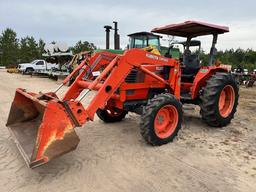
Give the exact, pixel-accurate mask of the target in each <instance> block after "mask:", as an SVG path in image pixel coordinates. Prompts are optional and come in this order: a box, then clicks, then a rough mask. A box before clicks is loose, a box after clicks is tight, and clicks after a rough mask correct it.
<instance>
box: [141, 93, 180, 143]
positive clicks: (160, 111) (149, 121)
mask: <svg viewBox="0 0 256 192" xmlns="http://www.w3.org/2000/svg"><path fill="white" fill-rule="evenodd" d="M181 122H182V105H181V103H180V102H179V101H178V100H177V99H176V98H175V96H173V95H171V94H168V93H165V94H160V95H157V96H155V97H154V98H152V99H150V100H149V101H148V104H147V105H146V106H145V107H144V108H143V113H142V116H141V123H140V130H141V135H142V137H143V138H144V139H145V140H146V141H147V142H148V143H149V144H152V145H163V144H166V143H169V142H171V141H173V139H174V138H175V137H176V135H177V134H178V131H179V130H180V128H181Z"/></svg>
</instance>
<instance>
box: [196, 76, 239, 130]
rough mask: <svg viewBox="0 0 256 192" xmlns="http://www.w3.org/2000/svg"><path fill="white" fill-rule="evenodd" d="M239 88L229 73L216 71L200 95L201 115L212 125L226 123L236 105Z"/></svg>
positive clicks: (218, 125)
mask: <svg viewBox="0 0 256 192" xmlns="http://www.w3.org/2000/svg"><path fill="white" fill-rule="evenodd" d="M238 91H239V88H238V85H237V82H236V80H235V79H234V77H233V76H232V75H231V74H230V73H216V74H215V75H213V76H212V77H211V78H210V79H209V80H208V81H207V83H206V86H205V87H204V88H203V94H202V96H201V101H202V102H201V115H202V119H203V121H204V122H206V123H207V124H208V125H209V126H212V127H223V126H226V125H228V124H229V123H230V122H231V120H232V119H233V118H234V114H235V112H236V108H237V105H238V98H239V94H238Z"/></svg>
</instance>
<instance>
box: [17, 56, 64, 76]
mask: <svg viewBox="0 0 256 192" xmlns="http://www.w3.org/2000/svg"><path fill="white" fill-rule="evenodd" d="M58 67H59V66H58V64H52V63H47V62H46V61H45V60H42V59H37V60H34V61H32V62H31V63H21V64H19V65H18V70H19V71H20V72H22V73H32V72H35V73H44V72H45V71H48V70H50V69H52V68H58Z"/></svg>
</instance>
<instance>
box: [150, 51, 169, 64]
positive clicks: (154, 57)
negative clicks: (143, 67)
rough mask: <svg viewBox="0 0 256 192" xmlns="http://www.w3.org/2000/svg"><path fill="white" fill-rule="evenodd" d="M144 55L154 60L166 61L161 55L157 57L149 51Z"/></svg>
mask: <svg viewBox="0 0 256 192" xmlns="http://www.w3.org/2000/svg"><path fill="white" fill-rule="evenodd" d="M146 57H148V58H150V59H154V60H159V61H164V62H168V59H166V58H163V57H158V56H156V55H152V54H149V53H146Z"/></svg>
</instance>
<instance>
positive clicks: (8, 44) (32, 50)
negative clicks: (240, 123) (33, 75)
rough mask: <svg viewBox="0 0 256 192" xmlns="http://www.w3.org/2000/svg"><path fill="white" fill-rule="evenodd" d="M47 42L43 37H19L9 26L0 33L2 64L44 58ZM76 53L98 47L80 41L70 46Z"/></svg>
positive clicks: (0, 59)
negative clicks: (37, 38) (36, 38)
mask: <svg viewBox="0 0 256 192" xmlns="http://www.w3.org/2000/svg"><path fill="white" fill-rule="evenodd" d="M44 46H45V42H44V40H43V39H39V40H38V41H36V40H35V38H34V37H33V36H26V37H22V38H20V39H18V38H17V33H16V32H15V31H14V30H12V29H10V28H7V29H5V30H4V31H3V32H2V33H1V34H0V65H3V66H6V67H8V66H15V65H16V64H17V63H26V62H31V61H33V60H35V59H42V58H43V57H42V54H43V53H44V52H45V51H44ZM70 49H71V50H72V51H73V53H74V54H76V53H79V52H81V51H91V50H94V49H96V46H95V45H94V44H93V43H90V42H88V41H83V42H82V41H78V42H77V43H76V44H75V46H73V47H70Z"/></svg>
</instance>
